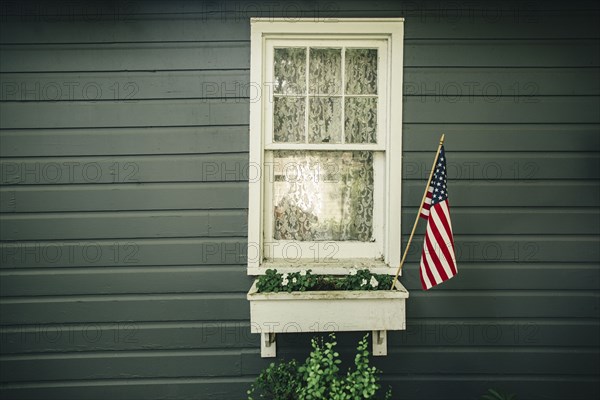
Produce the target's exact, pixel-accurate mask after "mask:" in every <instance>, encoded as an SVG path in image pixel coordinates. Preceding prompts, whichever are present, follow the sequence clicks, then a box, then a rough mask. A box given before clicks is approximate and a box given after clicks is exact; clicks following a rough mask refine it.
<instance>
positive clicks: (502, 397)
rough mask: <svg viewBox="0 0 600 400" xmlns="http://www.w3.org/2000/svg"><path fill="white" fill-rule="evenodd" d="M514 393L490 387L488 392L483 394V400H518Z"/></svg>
mask: <svg viewBox="0 0 600 400" xmlns="http://www.w3.org/2000/svg"><path fill="white" fill-rule="evenodd" d="M516 399H517V396H516V395H514V394H507V393H502V392H499V391H497V390H494V389H489V390H488V391H487V393H486V394H484V395H483V396H481V400H516Z"/></svg>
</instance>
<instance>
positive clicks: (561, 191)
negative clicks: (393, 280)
mask: <svg viewBox="0 0 600 400" xmlns="http://www.w3.org/2000/svg"><path fill="white" fill-rule="evenodd" d="M0 11H1V13H2V16H1V17H2V20H1V21H0V84H1V98H0V100H1V103H0V156H1V159H0V171H1V174H0V182H1V183H2V188H0V213H1V214H0V217H1V226H0V235H1V238H2V244H1V248H0V251H1V254H0V255H1V261H2V267H1V269H0V293H1V298H0V324H1V326H0V333H1V338H0V346H1V354H0V397H2V398H7V399H9V398H10V399H32V398H44V399H84V398H144V399H154V398H155V399H166V398H170V399H184V398H189V399H227V400H231V399H242V398H244V394H245V390H246V389H247V387H248V385H249V383H250V382H251V381H252V380H253V379H254V377H255V376H256V374H257V373H258V372H259V371H260V370H261V369H262V368H263V367H264V366H265V365H267V363H268V362H270V360H263V359H261V358H260V356H259V341H258V337H257V335H252V334H250V333H249V307H248V303H247V301H246V300H245V293H246V291H247V290H248V288H249V286H250V284H251V280H250V278H248V277H246V275H245V257H246V248H247V240H246V230H247V217H246V208H247V207H248V201H247V187H248V185H247V182H248V179H251V176H252V175H251V174H252V173H253V171H252V170H251V169H250V168H248V105H249V102H250V101H253V100H254V99H256V96H258V95H259V94H258V93H257V91H256V90H257V88H256V86H255V85H254V86H253V85H252V84H251V82H249V17H250V16H259V15H262V16H270V15H275V16H283V17H296V16H304V17H313V18H314V17H316V18H322V19H324V20H325V19H326V20H329V21H331V20H332V19H334V18H338V17H367V16H378V17H398V16H402V17H405V18H406V41H405V69H404V80H405V85H404V95H405V105H404V110H403V117H404V121H405V125H404V132H403V134H404V137H403V144H404V163H403V165H404V170H403V177H404V182H403V204H402V206H403V232H404V233H405V234H406V235H408V233H409V232H410V228H411V223H412V221H413V218H414V214H415V212H416V207H417V206H418V202H419V199H420V196H421V193H422V190H423V185H424V179H426V177H427V172H428V171H427V169H428V168H429V164H430V162H431V157H432V151H433V150H434V149H435V144H436V143H437V139H438V137H439V135H440V133H441V132H444V133H445V134H446V138H447V139H446V141H447V143H446V150H447V153H448V157H449V166H448V170H449V174H450V182H449V189H450V201H451V204H452V206H453V211H452V217H453V224H454V230H455V235H456V237H455V239H456V244H457V253H458V254H457V255H458V259H459V268H460V273H459V276H458V277H457V278H455V279H453V280H451V281H449V282H447V283H446V284H444V285H443V286H442V287H440V288H439V289H436V290H434V291H431V292H428V293H425V292H422V291H421V290H420V284H419V280H418V271H417V264H416V263H417V261H418V257H419V251H420V243H419V242H420V239H421V238H422V234H423V227H421V228H420V229H419V230H418V232H417V237H416V240H415V245H414V247H413V249H412V250H411V254H410V256H409V263H408V264H407V265H406V267H405V275H404V277H403V278H402V281H403V283H404V284H405V285H406V286H407V287H408V288H409V289H410V290H411V298H410V299H409V302H408V309H407V316H408V319H409V321H408V330H407V331H406V332H404V333H393V334H391V336H390V338H389V341H390V344H389V346H390V348H389V352H390V354H389V356H388V357H385V358H378V359H375V361H374V362H375V364H376V365H377V366H378V367H379V368H381V369H382V370H383V371H384V375H383V376H384V381H385V382H384V383H385V384H390V385H392V386H393V387H394V389H395V397H394V398H402V399H411V400H423V399H456V400H464V399H471V398H478V397H479V395H480V394H482V393H483V392H485V391H486V390H487V389H488V388H498V389H504V390H506V391H509V392H515V393H517V394H518V395H519V399H582V400H583V399H590V398H595V397H598V396H599V395H600V381H599V379H600V378H599V375H600V368H599V365H600V343H599V339H598V338H599V337H600V323H599V301H600V300H599V289H600V267H599V264H600V250H599V247H600V246H598V238H599V236H600V220H599V219H600V213H599V206H600V190H599V179H600V135H599V127H600V78H599V76H600V74H599V67H600V53H599V51H598V48H599V47H598V46H599V45H600V40H599V39H600V35H599V33H598V30H597V26H598V18H599V9H598V6H597V5H596V4H594V3H592V2H558V1H556V2H554V1H551V2H548V1H539V2H538V1H534V2H525V3H520V2H494V3H488V2H478V1H475V2H470V1H469V2H450V3H448V5H444V3H443V2H415V1H410V2H396V1H380V2H368V1H349V2H341V1H339V2H336V1H333V2H332V1H322V2H308V1H307V2H304V1H295V2H287V3H286V2H251V3H250V2H243V1H238V2H229V1H228V2H206V1H197V2H186V1H174V2H159V1H151V2H138V1H129V2H124V3H122V4H119V3H117V2H115V3H108V2H107V3H86V2H74V1H69V2H64V3H54V4H52V3H46V2H37V3H36V2H3V3H2V9H1V10H0ZM404 240H406V237H405V238H404ZM339 336H340V339H341V340H340V342H341V348H342V350H343V352H344V354H347V355H350V354H351V352H352V347H353V346H354V344H355V343H356V341H357V339H358V337H359V335H358V334H341V335H339ZM309 338H310V335H284V336H282V337H281V338H280V343H279V352H280V354H281V355H283V356H285V357H286V358H288V359H289V358H290V357H299V358H304V357H305V356H306V354H307V351H308V349H309Z"/></svg>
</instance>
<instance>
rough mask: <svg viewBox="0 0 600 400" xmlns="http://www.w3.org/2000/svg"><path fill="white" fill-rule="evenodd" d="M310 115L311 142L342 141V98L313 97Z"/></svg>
mask: <svg viewBox="0 0 600 400" xmlns="http://www.w3.org/2000/svg"><path fill="white" fill-rule="evenodd" d="M309 104H310V114H309V115H308V129H309V132H308V142H309V143H340V142H341V138H342V99H341V98H339V97H311V98H310V99H309Z"/></svg>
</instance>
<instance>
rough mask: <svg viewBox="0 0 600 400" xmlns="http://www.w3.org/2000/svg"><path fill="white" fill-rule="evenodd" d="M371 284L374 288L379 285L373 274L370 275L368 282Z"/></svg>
mask: <svg viewBox="0 0 600 400" xmlns="http://www.w3.org/2000/svg"><path fill="white" fill-rule="evenodd" d="M369 283H370V284H371V286H372V287H374V288H376V287H377V286H379V282H378V281H377V279H375V277H374V276H372V277H371V281H370V282H369Z"/></svg>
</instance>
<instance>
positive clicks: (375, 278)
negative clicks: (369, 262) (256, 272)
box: [256, 269, 393, 293]
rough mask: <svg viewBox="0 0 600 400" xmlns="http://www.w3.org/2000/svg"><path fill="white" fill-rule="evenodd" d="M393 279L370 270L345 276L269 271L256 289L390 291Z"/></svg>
mask: <svg viewBox="0 0 600 400" xmlns="http://www.w3.org/2000/svg"><path fill="white" fill-rule="evenodd" d="M392 280H393V277H392V276H390V275H385V274H373V273H371V272H370V271H369V270H368V269H362V270H350V273H349V274H348V275H345V276H323V275H313V274H312V273H311V270H307V271H299V272H290V273H287V274H282V273H278V272H277V270H276V269H268V270H267V271H266V272H265V274H264V275H262V276H259V277H258V280H257V284H256V287H257V289H258V292H261V293H268V292H293V291H301V292H303V291H307V290H311V291H315V290H316V291H319V290H388V289H389V288H390V286H391V285H392Z"/></svg>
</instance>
